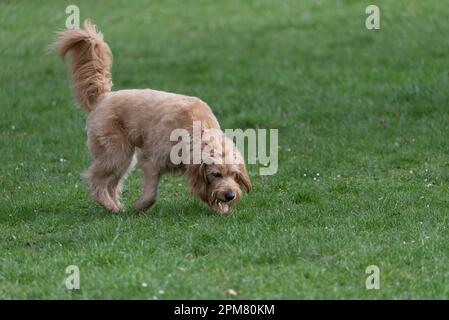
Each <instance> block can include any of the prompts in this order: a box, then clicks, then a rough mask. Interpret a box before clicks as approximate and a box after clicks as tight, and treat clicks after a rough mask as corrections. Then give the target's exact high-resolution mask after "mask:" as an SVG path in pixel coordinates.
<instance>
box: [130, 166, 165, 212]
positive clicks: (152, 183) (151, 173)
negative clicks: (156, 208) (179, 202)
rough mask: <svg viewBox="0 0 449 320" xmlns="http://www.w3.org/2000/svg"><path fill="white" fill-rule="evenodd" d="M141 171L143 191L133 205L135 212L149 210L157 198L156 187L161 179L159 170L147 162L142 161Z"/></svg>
mask: <svg viewBox="0 0 449 320" xmlns="http://www.w3.org/2000/svg"><path fill="white" fill-rule="evenodd" d="M142 170H143V175H144V189H143V193H142V195H141V196H140V199H139V200H138V201H137V202H136V204H135V205H134V208H135V209H136V210H146V209H149V208H150V207H151V206H152V205H153V204H154V203H155V202H156V200H157V198H158V196H159V192H158V186H159V180H160V178H161V175H160V172H159V168H157V167H156V166H154V165H152V164H151V162H149V161H144V162H143V163H142Z"/></svg>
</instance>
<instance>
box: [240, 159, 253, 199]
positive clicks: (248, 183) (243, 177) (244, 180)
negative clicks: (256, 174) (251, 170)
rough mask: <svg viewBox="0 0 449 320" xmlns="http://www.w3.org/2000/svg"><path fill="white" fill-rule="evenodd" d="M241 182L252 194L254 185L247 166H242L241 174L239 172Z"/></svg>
mask: <svg viewBox="0 0 449 320" xmlns="http://www.w3.org/2000/svg"><path fill="white" fill-rule="evenodd" d="M238 177H239V180H240V181H239V182H240V183H242V184H243V185H244V186H245V189H246V191H247V192H251V191H252V190H253V185H252V184H251V180H249V175H248V171H246V167H245V164H244V163H243V164H241V165H240V172H239V175H238Z"/></svg>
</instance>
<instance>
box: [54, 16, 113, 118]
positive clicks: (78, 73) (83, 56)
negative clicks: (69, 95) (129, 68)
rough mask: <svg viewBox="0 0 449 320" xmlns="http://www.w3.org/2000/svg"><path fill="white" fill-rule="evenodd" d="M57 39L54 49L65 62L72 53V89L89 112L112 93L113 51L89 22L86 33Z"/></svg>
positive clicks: (61, 34)
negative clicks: (103, 97)
mask: <svg viewBox="0 0 449 320" xmlns="http://www.w3.org/2000/svg"><path fill="white" fill-rule="evenodd" d="M58 36H59V37H58V39H57V40H56V41H55V42H54V43H53V45H52V47H51V49H52V50H53V51H55V52H57V53H59V54H60V56H61V58H62V60H64V58H65V56H66V54H67V53H68V52H69V51H71V52H72V64H71V70H70V71H71V72H70V74H71V78H72V87H73V90H74V92H75V97H76V100H77V102H78V104H79V105H80V106H81V107H83V108H84V109H86V110H87V111H88V112H90V111H92V110H93V109H94V108H95V106H96V104H97V103H98V102H99V100H101V98H102V96H103V95H104V94H105V93H107V92H109V91H111V87H112V80H111V67H112V53H111V49H110V48H109V46H108V44H107V43H106V42H105V41H104V40H103V34H101V33H100V32H97V30H96V29H95V26H94V25H92V23H91V22H90V21H89V20H86V21H85V22H84V29H80V30H64V31H61V32H59V33H58Z"/></svg>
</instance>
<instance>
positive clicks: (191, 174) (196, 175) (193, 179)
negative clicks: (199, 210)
mask: <svg viewBox="0 0 449 320" xmlns="http://www.w3.org/2000/svg"><path fill="white" fill-rule="evenodd" d="M186 173H187V176H188V179H189V188H190V192H192V193H193V194H195V195H197V196H199V197H200V198H201V200H203V201H204V202H208V201H207V200H208V199H207V184H208V181H207V176H206V164H205V163H201V164H191V165H188V166H187V170H186Z"/></svg>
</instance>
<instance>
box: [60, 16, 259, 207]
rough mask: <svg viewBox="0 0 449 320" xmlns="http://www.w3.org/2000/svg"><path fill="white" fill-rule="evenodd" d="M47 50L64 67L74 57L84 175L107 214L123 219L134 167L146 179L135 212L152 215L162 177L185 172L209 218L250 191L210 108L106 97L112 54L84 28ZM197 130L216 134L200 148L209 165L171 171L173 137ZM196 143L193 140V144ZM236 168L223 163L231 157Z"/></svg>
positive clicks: (154, 96) (191, 102) (147, 93)
mask: <svg viewBox="0 0 449 320" xmlns="http://www.w3.org/2000/svg"><path fill="white" fill-rule="evenodd" d="M52 49H53V50H54V51H56V52H58V53H59V54H60V55H61V58H62V59H63V60H64V58H65V56H66V54H67V53H68V52H71V53H72V63H71V80H72V87H73V90H74V93H75V96H76V100H77V102H78V104H79V105H80V106H81V107H83V108H84V109H85V110H86V111H87V112H88V113H89V115H88V117H87V133H88V147H89V150H90V152H91V154H92V158H93V163H92V165H91V166H90V167H89V169H88V170H87V172H86V173H85V177H86V178H87V180H88V182H89V188H90V193H91V195H92V196H93V198H94V199H95V200H96V201H97V202H98V203H100V204H101V205H103V206H104V207H105V208H107V209H108V210H110V211H112V212H120V211H122V210H123V205H122V203H121V202H120V193H121V185H122V183H123V181H124V180H125V178H126V176H127V174H128V173H129V172H130V171H131V170H132V168H133V167H134V165H135V164H136V162H137V161H136V159H138V160H139V163H140V165H141V167H142V170H143V174H144V188H143V189H144V190H143V193H142V195H141V197H140V199H139V200H138V201H137V203H136V204H135V208H136V209H138V210H145V209H148V208H150V207H151V206H152V205H153V204H154V203H155V201H156V200H157V197H158V184H159V180H160V177H161V175H162V174H164V173H166V172H169V171H173V170H177V169H180V170H183V171H184V172H185V173H186V174H187V176H188V181H189V187H190V191H191V192H192V193H193V194H194V195H196V196H198V197H200V199H201V200H203V201H204V202H205V203H206V204H207V205H208V206H209V207H210V208H211V209H212V210H214V211H217V212H220V213H228V212H230V211H231V209H232V207H233V205H234V204H235V203H236V202H238V201H239V200H240V199H241V196H242V191H241V187H240V186H241V185H244V186H245V188H246V190H247V192H250V191H251V189H252V185H251V181H250V179H249V176H248V173H247V170H246V167H245V164H244V161H243V158H242V156H241V154H240V153H239V152H238V150H237V148H236V147H235V145H234V144H233V143H232V141H231V142H230V141H229V139H228V138H226V137H225V136H224V134H223V132H222V131H221V130H220V125H219V123H218V121H217V119H216V118H215V116H214V114H213V113H212V111H211V109H210V108H209V106H208V105H207V104H206V103H204V102H203V101H201V100H200V99H198V98H196V97H189V96H184V95H179V94H174V93H168V92H162V91H156V90H151V89H144V90H137V89H134V90H120V91H115V92H113V91H111V87H112V81H111V67H112V53H111V50H110V48H109V46H108V44H107V43H106V42H105V41H104V40H103V35H102V34H101V33H99V32H97V31H96V29H95V26H93V25H92V24H91V23H90V22H89V21H85V23H84V29H81V30H65V31H62V32H60V33H59V38H58V39H57V41H56V42H55V43H54V44H53V46H52ZM194 122H197V123H198V122H199V123H200V124H201V128H202V132H203V133H204V132H207V131H208V130H209V131H215V132H218V134H215V137H216V138H218V139H213V141H211V140H208V141H205V140H204V139H203V140H201V147H202V148H204V146H206V145H207V146H208V147H209V148H211V149H212V153H213V157H208V158H207V159H208V160H209V161H204V159H203V158H202V160H201V161H200V162H199V163H195V162H194V161H189V163H179V164H174V163H173V161H171V158H170V154H171V151H172V148H173V146H174V145H175V143H176V141H172V139H170V138H171V133H172V132H173V130H175V129H179V128H183V129H185V130H187V131H188V132H189V133H190V134H192V131H193V124H194ZM192 140H193V138H192ZM231 153H232V154H233V157H234V159H236V160H237V161H234V162H231V163H228V162H226V161H221V160H223V159H225V158H226V157H227V156H228V154H231Z"/></svg>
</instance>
